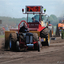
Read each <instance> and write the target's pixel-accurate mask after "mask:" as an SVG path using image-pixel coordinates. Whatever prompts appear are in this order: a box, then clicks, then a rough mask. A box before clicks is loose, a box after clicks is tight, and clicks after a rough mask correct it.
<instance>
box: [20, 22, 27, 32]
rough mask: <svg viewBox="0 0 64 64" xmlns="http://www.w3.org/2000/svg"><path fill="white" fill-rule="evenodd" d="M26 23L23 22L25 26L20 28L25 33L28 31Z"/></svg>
mask: <svg viewBox="0 0 64 64" xmlns="http://www.w3.org/2000/svg"><path fill="white" fill-rule="evenodd" d="M27 30H28V29H27V26H26V23H23V26H22V27H21V28H20V30H19V32H22V33H25V32H26V31H27Z"/></svg>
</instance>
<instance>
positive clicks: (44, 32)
mask: <svg viewBox="0 0 64 64" xmlns="http://www.w3.org/2000/svg"><path fill="white" fill-rule="evenodd" d="M50 32H51V31H50V29H49V28H45V29H44V30H42V31H41V38H45V39H46V41H44V42H41V44H42V46H50V40H51V38H50V37H51V33H50Z"/></svg>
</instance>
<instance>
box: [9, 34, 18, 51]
mask: <svg viewBox="0 0 64 64" xmlns="http://www.w3.org/2000/svg"><path fill="white" fill-rule="evenodd" d="M16 42H17V34H16V33H11V34H10V36H9V49H10V50H15V49H16Z"/></svg>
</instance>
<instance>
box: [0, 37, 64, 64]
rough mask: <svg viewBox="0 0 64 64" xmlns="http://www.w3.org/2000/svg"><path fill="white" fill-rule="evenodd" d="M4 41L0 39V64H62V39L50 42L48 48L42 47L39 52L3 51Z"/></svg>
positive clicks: (63, 51)
mask: <svg viewBox="0 0 64 64" xmlns="http://www.w3.org/2000/svg"><path fill="white" fill-rule="evenodd" d="M3 45H4V39H1V38H0V64H51V63H52V64H64V39H61V38H58V37H57V38H56V40H51V45H50V47H47V46H43V47H42V49H41V52H38V51H37V50H28V51H27V52H23V51H21V52H13V51H5V50H4V49H3V48H2V47H3Z"/></svg>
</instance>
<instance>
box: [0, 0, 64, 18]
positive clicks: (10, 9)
mask: <svg viewBox="0 0 64 64" xmlns="http://www.w3.org/2000/svg"><path fill="white" fill-rule="evenodd" d="M26 5H42V6H43V7H44V8H46V10H47V11H46V13H47V14H48V15H51V14H54V15H56V16H62V15H63V14H64V0H0V16H6V17H12V18H13V17H14V18H21V17H26V15H25V14H22V8H25V6H26Z"/></svg>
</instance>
